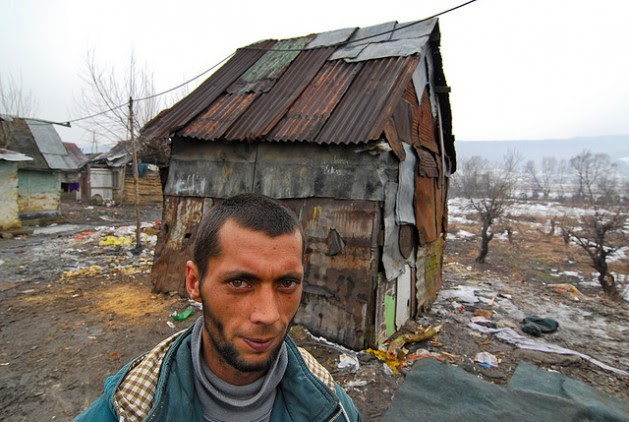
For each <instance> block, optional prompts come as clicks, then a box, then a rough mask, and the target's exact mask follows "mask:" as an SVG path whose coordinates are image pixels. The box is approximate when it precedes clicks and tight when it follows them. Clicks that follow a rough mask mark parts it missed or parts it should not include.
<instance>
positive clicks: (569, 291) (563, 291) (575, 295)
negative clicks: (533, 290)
mask: <svg viewBox="0 0 629 422" xmlns="http://www.w3.org/2000/svg"><path fill="white" fill-rule="evenodd" d="M548 287H550V288H551V289H553V291H554V292H555V293H558V294H560V295H563V296H565V297H567V298H568V299H570V300H573V301H575V302H579V301H580V300H582V299H584V298H585V295H584V294H583V293H581V292H580V291H579V290H578V289H577V288H576V287H574V286H573V285H572V284H570V283H560V284H549V285H548Z"/></svg>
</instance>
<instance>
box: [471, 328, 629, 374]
mask: <svg viewBox="0 0 629 422" xmlns="http://www.w3.org/2000/svg"><path fill="white" fill-rule="evenodd" d="M468 327H470V328H471V329H473V330H475V331H480V332H481V333H484V334H493V335H495V336H496V337H497V338H498V339H499V340H502V341H504V342H505V343H511V344H514V345H516V346H518V347H520V348H522V349H531V350H538V351H540V352H548V353H559V354H563V355H576V356H579V357H581V358H582V359H585V360H587V361H589V362H591V363H593V364H594V365H596V366H598V367H600V368H603V369H606V370H608V371H611V372H614V373H616V374H618V375H622V376H625V377H627V376H629V372H626V371H623V370H622V369H617V368H614V367H612V366H609V365H607V364H605V363H603V362H601V361H599V360H597V359H594V358H593V357H591V356H588V355H586V354H584V353H580V352H577V351H575V350H570V349H566V348H564V347H560V346H556V345H554V344H549V343H544V342H541V341H537V340H531V339H529V338H527V337H524V336H521V335H519V334H518V333H516V332H515V331H513V330H512V329H510V328H498V329H493V328H485V327H483V326H481V325H477V324H474V323H470V324H469V325H468Z"/></svg>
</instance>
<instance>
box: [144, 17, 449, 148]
mask: <svg viewBox="0 0 629 422" xmlns="http://www.w3.org/2000/svg"><path fill="white" fill-rule="evenodd" d="M407 25H408V24H400V23H397V22H388V23H384V24H380V25H374V26H370V27H366V28H345V29H340V30H337V31H330V32H326V33H322V34H315V35H312V36H308V37H302V38H296V39H290V40H282V41H277V42H275V41H265V42H262V43H259V44H256V45H253V46H249V47H245V48H243V49H240V50H238V52H237V53H236V55H235V56H234V57H233V58H232V59H231V60H229V61H228V62H227V63H226V64H225V65H224V66H223V67H221V68H220V69H219V70H218V71H217V72H216V73H215V74H214V75H212V76H211V77H210V78H209V79H208V80H207V81H206V82H204V83H203V84H202V85H201V86H200V87H199V88H198V89H197V90H195V91H194V92H193V93H192V94H190V95H189V96H188V97H186V98H185V99H184V100H182V101H181V102H180V103H178V104H176V105H175V106H173V107H172V108H171V109H170V110H167V111H165V112H162V113H160V115H158V116H157V117H156V118H154V119H153V120H152V121H151V122H149V123H148V124H147V126H146V127H145V129H144V131H143V134H144V135H145V136H156V135H160V136H167V135H173V134H177V135H178V136H183V137H187V138H195V139H203V140H207V141H216V140H229V141H253V140H259V141H283V142H286V141H299V142H314V143H320V144H358V143H365V142H370V141H373V140H378V139H380V138H381V136H382V132H383V129H384V125H385V123H386V122H388V121H390V120H391V116H392V115H393V113H394V111H395V112H396V113H397V117H398V119H397V120H399V117H400V116H401V114H400V113H404V112H405V110H404V109H403V107H402V108H399V107H397V105H398V104H399V103H400V97H401V95H402V93H403V92H404V89H405V88H406V87H407V84H408V80H409V74H412V73H413V72H414V71H415V70H416V69H417V68H418V65H419V63H418V57H421V58H422V60H424V57H425V56H431V55H432V53H433V50H434V49H435V48H438V47H435V46H434V45H432V44H431V45H430V46H429V45H427V44H426V43H427V40H428V39H429V37H430V39H431V40H432V41H434V42H435V43H437V44H435V45H438V40H439V34H438V23H437V20H436V19H432V20H429V21H426V22H421V23H416V24H412V25H408V26H407ZM348 38H349V39H350V41H349V42H347V40H348ZM351 40H354V41H351ZM339 43H341V44H339ZM304 45H305V50H303V51H298V50H299V49H300V48H301V47H303V46H304ZM271 47H272V48H271ZM269 48H271V49H270V50H268V49H269ZM265 49H267V50H266V51H265ZM282 49H283V50H286V51H280V50H282ZM363 50H364V53H363V54H362V55H360V54H361V52H363ZM424 50H426V51H425V52H424ZM428 50H430V51H428ZM359 55H360V57H359ZM403 56H406V57H403ZM377 57H383V58H380V59H376V58H377ZM326 59H327V60H329V61H330V63H327V64H325V65H324V63H323V62H324V61H325V60H326ZM355 59H358V60H364V61H361V62H357V63H352V64H347V63H343V62H344V60H355ZM341 63H342V65H341ZM431 64H432V61H431ZM422 72H423V70H422ZM424 73H425V72H424ZM424 73H422V74H424ZM440 74H442V73H440ZM422 89H423V87H422ZM247 93H249V94H251V95H246V94H247ZM254 95H255V96H254ZM406 114H408V108H406ZM397 120H396V122H395V127H396V128H397V129H398V132H399V127H402V129H404V126H403V125H404V124H407V123H408V122H409V121H410V119H407V120H406V121H403V122H401V123H400V125H402V126H398V122H397ZM407 128H408V126H407ZM180 129H182V130H181V131H180V132H177V131H178V130H180ZM449 135H451V134H445V138H446V139H452V137H451V136H450V137H449ZM398 136H399V138H400V139H401V140H407V139H406V138H408V131H407V130H406V131H402V132H401V133H400V134H399V135H398ZM396 152H401V148H398V149H396Z"/></svg>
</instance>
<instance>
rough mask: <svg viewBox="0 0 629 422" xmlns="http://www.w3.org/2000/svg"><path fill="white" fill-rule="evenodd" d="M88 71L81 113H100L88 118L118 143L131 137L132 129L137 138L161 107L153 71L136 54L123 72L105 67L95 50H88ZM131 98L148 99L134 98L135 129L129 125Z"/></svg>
mask: <svg viewBox="0 0 629 422" xmlns="http://www.w3.org/2000/svg"><path fill="white" fill-rule="evenodd" d="M84 72H85V73H84V74H83V75H81V78H82V79H83V81H84V83H85V88H84V89H83V90H82V93H81V97H80V99H79V101H78V103H79V104H80V108H81V114H96V116H94V117H93V118H91V119H89V120H88V122H89V125H90V129H92V130H94V131H96V132H98V133H101V134H102V135H103V136H104V137H106V138H107V139H109V140H110V141H111V142H114V143H116V142H119V141H122V140H127V139H130V137H131V136H130V134H131V130H133V133H134V135H135V136H136V137H137V136H138V135H139V131H140V128H141V127H142V126H143V125H144V124H145V123H146V122H147V121H148V120H149V119H151V118H152V117H153V116H154V115H155V114H156V113H157V111H158V109H159V107H160V104H159V99H158V98H157V97H152V96H153V95H154V94H155V89H154V84H153V74H152V73H150V72H149V70H148V69H147V68H146V67H145V66H139V65H138V64H137V62H136V59H135V56H134V54H131V56H130V58H129V66H128V67H127V68H126V69H124V70H122V71H120V70H117V69H115V68H113V67H111V68H104V67H102V66H100V65H99V64H98V63H97V61H96V57H95V54H94V52H93V51H88V52H87V53H86V56H85V71H84ZM150 97H152V98H150ZM130 98H133V99H134V100H139V99H144V98H148V99H146V100H142V101H134V108H133V115H134V116H133V117H134V118H133V128H130V127H129V121H130V120H129V99H130ZM101 112H102V113H101Z"/></svg>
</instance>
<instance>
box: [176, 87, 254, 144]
mask: <svg viewBox="0 0 629 422" xmlns="http://www.w3.org/2000/svg"><path fill="white" fill-rule="evenodd" d="M256 97H257V94H253V93H251V94H226V95H223V96H222V97H220V98H219V99H217V100H216V101H215V102H214V104H212V105H211V106H210V108H208V109H207V110H206V111H205V112H203V113H201V114H200V115H199V116H198V117H197V118H195V119H194V120H193V121H191V122H190V123H189V124H188V125H186V127H185V128H184V129H183V130H182V131H181V132H180V133H179V135H181V136H188V137H191V138H198V139H217V138H220V137H221V136H223V134H224V133H225V131H226V130H227V129H228V128H229V127H230V126H231V125H232V124H233V123H234V122H235V121H236V119H238V117H240V115H241V114H242V113H243V112H244V111H245V110H246V109H247V107H249V106H250V105H251V103H252V102H253V100H255V99H256Z"/></svg>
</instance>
